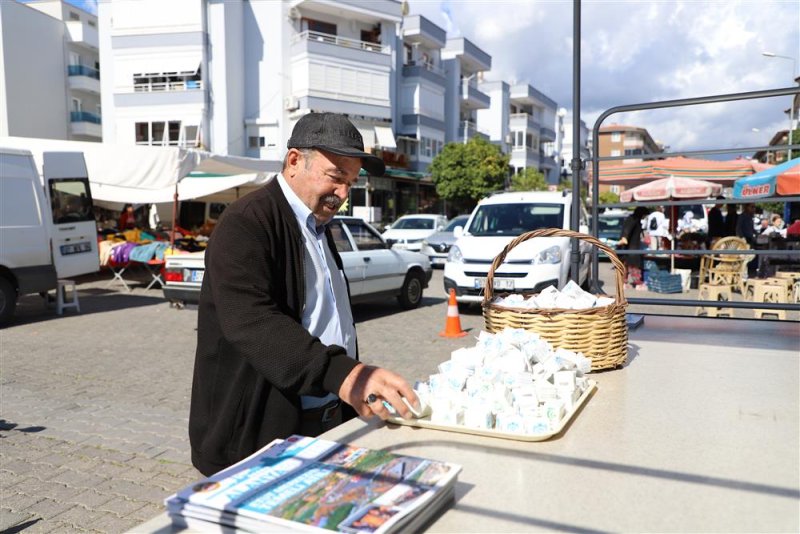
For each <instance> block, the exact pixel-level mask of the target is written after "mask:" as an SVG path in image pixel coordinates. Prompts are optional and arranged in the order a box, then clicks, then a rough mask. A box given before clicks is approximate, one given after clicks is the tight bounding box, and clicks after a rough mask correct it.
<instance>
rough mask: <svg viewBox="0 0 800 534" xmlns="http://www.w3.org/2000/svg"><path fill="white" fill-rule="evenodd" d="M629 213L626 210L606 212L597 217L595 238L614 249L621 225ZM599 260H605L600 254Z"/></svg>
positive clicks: (604, 255)
mask: <svg viewBox="0 0 800 534" xmlns="http://www.w3.org/2000/svg"><path fill="white" fill-rule="evenodd" d="M630 213H631V212H629V211H627V210H606V211H604V212H603V213H601V214H599V215H598V216H597V223H598V224H597V238H598V239H599V240H600V241H601V242H602V243H603V244H605V245H608V246H609V247H610V248H616V247H617V243H619V238H620V235H621V234H622V225H623V223H624V222H625V219H626V218H627V217H628V215H630ZM599 257H600V258H607V257H608V256H606V254H605V252H602V251H601V252H600V254H599Z"/></svg>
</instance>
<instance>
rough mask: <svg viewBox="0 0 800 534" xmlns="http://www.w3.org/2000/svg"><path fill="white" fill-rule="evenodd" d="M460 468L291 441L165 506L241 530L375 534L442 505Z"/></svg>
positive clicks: (276, 444)
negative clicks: (362, 533)
mask: <svg viewBox="0 0 800 534" xmlns="http://www.w3.org/2000/svg"><path fill="white" fill-rule="evenodd" d="M460 469H461V468H460V467H459V466H456V465H454V464H449V463H445V462H438V461H433V460H426V459H424V458H417V457H412V456H402V455H396V454H392V453H387V452H383V451H376V450H370V449H366V448H363V447H353V446H350V445H344V444H340V443H336V442H332V441H326V440H321V439H315V438H307V437H302V436H291V437H290V438H288V439H286V440H276V441H274V442H272V443H270V444H269V445H267V446H266V447H264V448H263V449H261V450H260V451H258V452H256V453H255V454H253V455H251V456H250V457H248V458H246V459H245V460H243V461H242V462H239V463H238V464H236V465H234V466H231V467H229V468H228V469H226V470H224V471H221V472H220V473H217V474H216V475H214V476H212V477H210V478H208V479H206V480H204V481H202V482H199V483H197V484H193V485H191V486H189V487H187V488H185V489H183V490H182V491H180V492H178V493H177V494H176V495H173V496H171V497H169V498H168V499H167V500H166V501H165V502H166V505H167V509H168V512H169V514H170V515H171V516H173V518H176V516H179V517H180V516H182V517H191V518H194V519H199V520H203V521H207V522H211V523H212V524H213V523H216V524H222V525H228V526H235V527H236V528H240V529H244V530H256V531H257V530H264V529H265V528H266V525H265V524H266V523H268V524H272V525H273V526H274V527H279V528H283V529H295V530H317V529H324V530H338V531H340V532H349V533H356V532H374V533H376V534H379V533H383V532H391V531H393V530H396V529H397V528H400V527H402V526H408V525H407V524H408V523H409V522H411V521H413V520H414V518H415V516H417V515H419V514H420V513H422V511H423V510H424V509H426V508H432V507H437V508H438V506H439V505H441V504H444V503H445V502H446V499H445V497H446V496H451V495H452V486H453V484H454V483H455V480H456V477H457V475H458V472H459V471H460ZM426 511H427V512H430V510H426ZM427 515H429V514H428V513H426V514H425V516H427ZM181 523H183V522H181Z"/></svg>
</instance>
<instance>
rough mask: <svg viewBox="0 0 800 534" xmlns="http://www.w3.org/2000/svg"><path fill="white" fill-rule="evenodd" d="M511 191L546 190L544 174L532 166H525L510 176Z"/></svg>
mask: <svg viewBox="0 0 800 534" xmlns="http://www.w3.org/2000/svg"><path fill="white" fill-rule="evenodd" d="M511 190H512V191H547V181H545V179H544V174H542V173H541V172H539V171H538V170H536V169H534V168H533V167H525V168H524V169H522V171H521V172H520V173H519V174H515V175H514V176H512V177H511Z"/></svg>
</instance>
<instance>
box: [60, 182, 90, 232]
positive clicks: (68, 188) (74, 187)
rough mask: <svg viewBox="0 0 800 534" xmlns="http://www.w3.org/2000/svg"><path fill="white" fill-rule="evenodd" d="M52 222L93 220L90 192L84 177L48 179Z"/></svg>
mask: <svg viewBox="0 0 800 534" xmlns="http://www.w3.org/2000/svg"><path fill="white" fill-rule="evenodd" d="M50 204H51V207H52V210H53V224H64V223H76V222H81V221H94V213H93V204H92V194H91V192H90V190H89V180H87V179H86V178H59V179H53V180H50Z"/></svg>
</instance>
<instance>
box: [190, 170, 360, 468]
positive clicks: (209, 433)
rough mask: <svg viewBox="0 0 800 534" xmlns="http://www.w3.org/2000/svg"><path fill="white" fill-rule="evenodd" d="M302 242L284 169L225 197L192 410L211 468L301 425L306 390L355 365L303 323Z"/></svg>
mask: <svg viewBox="0 0 800 534" xmlns="http://www.w3.org/2000/svg"><path fill="white" fill-rule="evenodd" d="M326 236H327V238H328V244H329V246H330V249H331V251H332V252H333V256H334V258H335V261H336V265H337V266H338V267H339V268H340V269H342V260H341V257H340V256H339V254H338V253H337V251H336V246H335V244H334V242H333V239H332V236H331V234H330V231H329V230H326ZM304 251H305V248H304V244H303V236H302V233H301V230H300V228H299V225H298V224H297V220H296V219H295V215H294V212H293V211H292V209H291V207H290V206H289V203H288V202H287V200H286V197H285V196H284V195H283V192H282V191H281V188H280V184H279V183H278V180H277V179H273V180H271V181H270V182H269V183H267V184H266V185H265V186H264V187H263V188H261V189H260V190H258V191H256V192H253V193H251V194H249V195H247V196H245V197H243V198H241V199H239V200H237V201H236V202H234V203H233V204H231V205H230V206H228V207H227V208H226V209H225V212H224V213H223V215H222V217H221V218H220V221H219V223H218V224H217V226H216V227H215V228H214V233H213V235H212V237H211V240H210V241H209V244H208V250H207V251H206V255H205V264H206V271H205V276H204V278H203V286H202V290H201V293H200V306H199V311H198V317H197V352H196V355H195V367H194V379H193V382H192V400H191V410H190V413H189V440H190V442H191V446H192V463H193V464H194V465H195V467H197V469H198V470H200V472H201V473H203V474H205V475H210V474H212V473H215V472H217V471H219V470H221V469H224V468H225V467H227V466H229V465H231V464H233V463H235V462H238V461H239V460H241V459H242V458H244V457H246V456H248V455H250V454H252V453H253V452H255V451H256V450H258V449H259V448H261V447H263V446H264V445H265V444H267V443H269V442H270V441H272V440H273V439H276V438H285V437H287V436H289V435H291V434H293V433H295V432H297V431H298V429H299V423H300V413H301V409H300V396H301V395H316V396H323V395H326V394H328V393H334V394H337V393H338V392H339V387H340V386H341V384H342V382H343V381H344V379H345V377H347V375H348V374H349V373H350V371H351V370H352V369H353V368H354V367H355V366H356V365H357V362H356V361H355V360H354V359H352V358H350V357H348V356H347V354H346V351H345V349H344V348H342V347H339V346H337V345H330V346H326V345H323V344H322V343H321V342H320V341H319V339H317V338H315V337H312V336H311V335H310V334H309V333H308V331H307V330H306V329H305V328H303V326H302V322H301V318H302V313H303V306H304V303H305V279H304V265H303V258H304ZM354 413H355V412H350V413H349V415H351V416H352V415H353V414H354Z"/></svg>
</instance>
